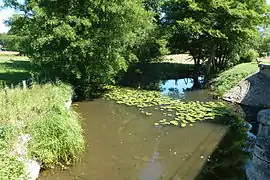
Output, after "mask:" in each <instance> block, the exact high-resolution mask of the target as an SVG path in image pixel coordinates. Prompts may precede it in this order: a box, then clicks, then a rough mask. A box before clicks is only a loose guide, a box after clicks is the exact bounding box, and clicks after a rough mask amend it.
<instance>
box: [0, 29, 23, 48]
mask: <svg viewBox="0 0 270 180" xmlns="http://www.w3.org/2000/svg"><path fill="white" fill-rule="evenodd" d="M0 45H1V46H2V47H3V49H4V50H7V51H21V50H22V49H21V37H20V36H17V35H10V34H6V33H0Z"/></svg>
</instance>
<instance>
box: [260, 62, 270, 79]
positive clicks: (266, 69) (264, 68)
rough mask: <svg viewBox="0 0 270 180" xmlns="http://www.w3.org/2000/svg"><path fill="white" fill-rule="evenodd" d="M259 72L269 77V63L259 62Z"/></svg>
mask: <svg viewBox="0 0 270 180" xmlns="http://www.w3.org/2000/svg"><path fill="white" fill-rule="evenodd" d="M259 68H260V73H261V74H263V75H265V76H266V77H268V78H270V65H268V64H259Z"/></svg>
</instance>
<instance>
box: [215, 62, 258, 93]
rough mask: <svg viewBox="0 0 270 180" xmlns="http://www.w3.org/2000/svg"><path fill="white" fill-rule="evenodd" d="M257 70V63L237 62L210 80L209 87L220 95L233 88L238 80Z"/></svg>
mask: <svg viewBox="0 0 270 180" xmlns="http://www.w3.org/2000/svg"><path fill="white" fill-rule="evenodd" d="M257 70H258V65H257V63H244V64H239V65H237V66H235V67H233V68H231V69H229V70H227V71H224V72H222V73H220V74H219V75H218V77H216V78H215V79H214V80H213V81H212V82H211V89H212V90H213V91H214V92H215V93H216V94H217V95H219V96H220V97H222V96H223V95H224V94H225V93H226V92H227V91H229V90H230V89H231V88H233V87H234V86H235V85H237V83H238V82H239V81H241V80H242V79H244V78H245V77H247V76H248V75H251V74H252V73H254V72H256V71H257Z"/></svg>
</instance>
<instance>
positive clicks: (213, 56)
mask: <svg viewBox="0 0 270 180" xmlns="http://www.w3.org/2000/svg"><path fill="white" fill-rule="evenodd" d="M163 12H164V13H165V15H164V18H163V21H162V22H163V23H164V26H165V27H167V28H168V29H169V33H170V35H171V36H170V38H169V46H170V49H171V51H172V52H175V53H181V52H189V53H190V54H191V55H192V56H193V58H194V60H195V64H200V63H201V62H202V61H206V60H208V63H207V70H208V71H210V70H213V71H219V70H222V69H225V68H226V67H228V66H229V65H231V63H230V61H233V64H232V65H234V64H236V63H237V62H236V60H237V59H233V58H236V57H237V54H240V52H242V51H243V50H244V49H250V48H252V44H254V41H256V40H258V37H259V31H258V26H259V25H262V24H263V23H265V19H266V18H267V14H269V11H268V9H267V4H266V2H265V1H263V0H259V1H238V0H226V1H225V0H222V1H204V0H199V1H190V0H168V1H165V3H164V6H163Z"/></svg>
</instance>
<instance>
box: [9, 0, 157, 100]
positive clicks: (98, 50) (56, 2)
mask: <svg viewBox="0 0 270 180" xmlns="http://www.w3.org/2000/svg"><path fill="white" fill-rule="evenodd" d="M5 2H6V5H8V6H11V7H14V8H17V9H19V10H21V11H22V12H23V13H21V14H18V15H16V16H14V17H13V18H12V19H11V20H10V21H9V24H10V25H11V32H12V33H13V34H20V35H21V36H24V37H25V38H24V43H25V44H27V46H25V48H24V51H25V53H26V54H27V55H28V56H29V57H30V58H31V59H32V60H33V62H35V63H37V64H39V65H41V66H42V67H43V69H44V71H45V72H46V73H47V75H50V76H51V75H53V76H54V77H55V76H58V77H60V78H61V79H64V80H67V81H68V82H71V83H73V84H74V85H75V86H77V85H80V87H81V88H79V89H80V90H82V91H83V92H84V93H85V95H87V94H88V93H89V92H90V91H92V90H93V89H98V88H100V86H101V85H102V84H105V83H109V82H112V81H113V80H114V76H115V74H117V73H118V72H119V71H120V70H125V69H126V68H127V66H128V64H129V63H130V62H133V61H138V58H137V56H136V53H134V48H135V47H134V46H135V45H137V46H138V45H140V44H144V39H146V37H147V36H148V34H149V33H152V31H153V30H154V25H153V19H154V13H152V11H147V10H146V9H145V4H144V1H142V0H106V1H105V0H26V1H25V3H24V4H21V5H20V4H19V3H18V2H17V1H15V0H6V1H5Z"/></svg>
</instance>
